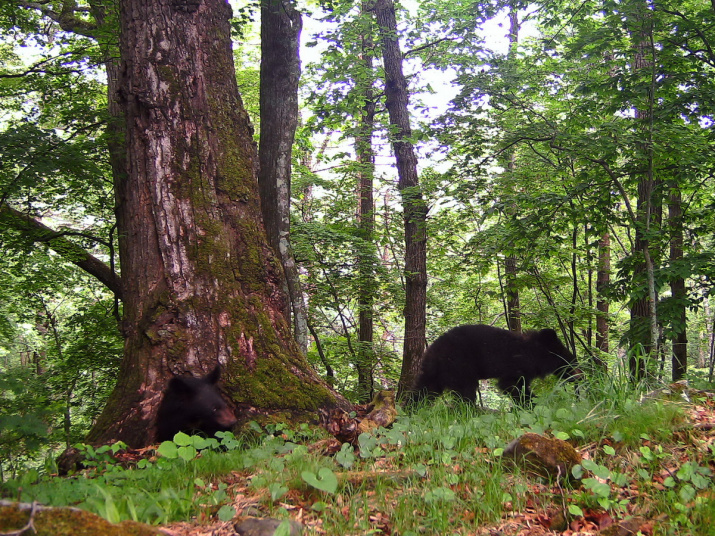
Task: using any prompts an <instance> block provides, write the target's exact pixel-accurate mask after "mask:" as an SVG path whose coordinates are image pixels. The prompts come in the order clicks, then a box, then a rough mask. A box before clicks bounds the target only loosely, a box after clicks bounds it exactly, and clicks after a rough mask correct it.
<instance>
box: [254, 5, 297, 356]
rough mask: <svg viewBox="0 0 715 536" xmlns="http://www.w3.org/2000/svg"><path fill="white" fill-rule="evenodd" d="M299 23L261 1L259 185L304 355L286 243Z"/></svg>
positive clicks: (289, 8)
mask: <svg viewBox="0 0 715 536" xmlns="http://www.w3.org/2000/svg"><path fill="white" fill-rule="evenodd" d="M301 28H302V20H301V16H300V13H299V12H298V11H297V10H296V9H295V6H294V2H292V1H291V0H263V1H262V2H261V91H260V115H261V136H260V141H259V148H258V155H259V160H260V170H259V174H258V184H259V187H260V194H261V209H262V212H263V222H264V224H265V226H266V232H267V234H268V241H269V243H270V244H271V246H272V247H273V249H274V250H275V251H276V252H277V253H278V254H279V255H280V258H281V263H282V264H283V269H284V271H285V274H286V283H287V290H288V296H289V298H290V301H289V303H287V304H286V308H285V310H284V313H285V315H286V319H288V320H289V321H291V322H292V325H293V334H294V336H295V339H296V341H297V342H298V345H299V346H300V348H301V350H302V351H303V353H305V352H306V351H307V348H308V321H307V311H306V307H305V302H304V300H303V292H302V290H301V285H300V278H299V274H298V267H297V266H296V262H295V257H294V256H293V249H292V248H291V245H290V238H289V237H290V199H291V197H290V180H291V155H292V150H293V139H294V137H295V130H296V128H297V126H298V81H299V80H300V57H299V53H298V50H299V46H300V31H301Z"/></svg>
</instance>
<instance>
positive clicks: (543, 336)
mask: <svg viewBox="0 0 715 536" xmlns="http://www.w3.org/2000/svg"><path fill="white" fill-rule="evenodd" d="M539 340H540V341H541V342H543V343H546V342H553V341H558V340H559V336H558V335H557V334H556V332H555V331H554V330H553V329H551V328H546V329H542V330H541V331H539Z"/></svg>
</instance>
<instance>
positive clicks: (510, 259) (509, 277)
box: [504, 4, 522, 333]
mask: <svg viewBox="0 0 715 536" xmlns="http://www.w3.org/2000/svg"><path fill="white" fill-rule="evenodd" d="M520 28H521V25H520V24H519V13H518V11H517V8H516V7H515V6H514V5H513V4H512V5H510V6H509V36H508V37H509V51H508V53H507V61H510V62H513V61H514V60H515V58H516V52H517V50H516V48H517V45H518V43H519V29H520ZM506 159H507V162H506V169H507V170H508V171H509V175H512V176H513V174H514V172H515V171H516V152H515V151H514V149H510V150H509V151H508V154H507V157H506ZM517 210H518V207H516V206H515V205H513V204H512V205H511V206H509V207H508V208H507V212H508V215H509V217H510V218H516V213H517ZM518 275H519V261H518V259H517V257H516V255H514V254H513V253H510V254H508V255H507V256H506V258H505V259H504V287H505V292H506V323H507V327H508V328H509V331H513V332H515V333H521V332H522V326H521V303H520V299H519V283H518Z"/></svg>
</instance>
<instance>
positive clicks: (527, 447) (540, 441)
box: [504, 433, 581, 479]
mask: <svg viewBox="0 0 715 536" xmlns="http://www.w3.org/2000/svg"><path fill="white" fill-rule="evenodd" d="M504 456H506V457H509V458H512V459H514V461H515V462H516V463H519V464H523V465H524V466H525V468H526V469H527V470H529V471H532V472H534V473H536V474H538V475H541V476H546V477H556V478H558V479H568V477H569V475H570V474H571V469H572V468H573V466H574V465H577V464H579V463H581V455H580V454H579V453H578V451H577V450H576V449H575V448H573V447H572V446H571V445H570V444H569V443H567V442H566V441H563V440H561V439H556V438H553V437H544V436H541V435H539V434H533V433H527V434H524V435H522V436H521V437H518V438H516V439H515V440H514V441H512V442H511V443H509V445H508V446H507V447H506V448H505V449H504Z"/></svg>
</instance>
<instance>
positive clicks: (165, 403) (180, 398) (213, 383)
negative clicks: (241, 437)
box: [156, 365, 236, 441]
mask: <svg viewBox="0 0 715 536" xmlns="http://www.w3.org/2000/svg"><path fill="white" fill-rule="evenodd" d="M220 377H221V368H220V367H219V366H218V365H217V366H216V368H214V369H213V370H212V371H211V372H209V373H208V374H207V375H206V376H204V377H203V378H194V377H193V376H174V377H173V378H171V380H169V384H168V385H167V388H166V390H165V391H164V397H163V398H162V400H161V403H160V404H159V409H158V410H157V414H156V440H157V441H169V440H172V439H173V438H174V435H175V434H176V433H177V432H185V433H188V434H191V433H196V432H199V433H202V434H205V435H206V436H208V437H212V436H213V435H214V434H215V433H216V432H228V431H230V430H231V429H232V428H233V426H234V425H235V424H236V417H235V415H234V414H233V412H232V411H231V408H229V407H228V405H227V404H226V402H224V400H223V398H222V397H221V392H220V391H219V389H218V386H217V384H218V380H219V378H220Z"/></svg>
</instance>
